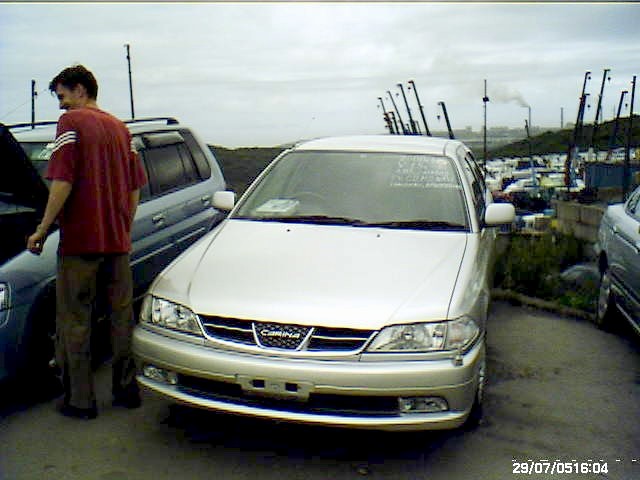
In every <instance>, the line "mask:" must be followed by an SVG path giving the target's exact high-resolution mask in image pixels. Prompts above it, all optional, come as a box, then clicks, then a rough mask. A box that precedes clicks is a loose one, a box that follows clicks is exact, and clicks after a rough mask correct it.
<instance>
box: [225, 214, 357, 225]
mask: <svg viewBox="0 0 640 480" xmlns="http://www.w3.org/2000/svg"><path fill="white" fill-rule="evenodd" d="M235 218H236V219H238V220H254V221H258V222H282V223H316V224H323V225H353V226H367V225H368V224H367V223H366V222H363V221H362V220H358V219H356V218H348V217H333V216H329V215H294V216H290V215H287V216H278V217H235Z"/></svg>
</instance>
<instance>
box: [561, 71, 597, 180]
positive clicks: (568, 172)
mask: <svg viewBox="0 0 640 480" xmlns="http://www.w3.org/2000/svg"><path fill="white" fill-rule="evenodd" d="M590 78H591V72H590V71H588V70H587V71H586V72H585V74H584V81H583V82H582V93H581V94H580V105H579V107H578V118H577V119H576V124H575V125H574V127H573V139H572V140H570V141H569V148H568V150H567V159H566V160H565V163H564V183H565V185H566V186H567V187H572V186H574V183H575V179H574V178H573V177H574V173H573V157H574V154H577V150H578V148H577V145H578V133H579V131H580V124H581V123H582V117H583V116H584V106H585V104H586V101H587V95H588V94H585V90H586V88H587V80H589V79H590ZM576 156H577V155H576Z"/></svg>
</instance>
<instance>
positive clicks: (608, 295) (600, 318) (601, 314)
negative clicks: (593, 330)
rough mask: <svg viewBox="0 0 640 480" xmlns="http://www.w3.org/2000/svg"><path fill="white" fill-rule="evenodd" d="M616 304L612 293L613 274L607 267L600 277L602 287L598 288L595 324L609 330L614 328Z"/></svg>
mask: <svg viewBox="0 0 640 480" xmlns="http://www.w3.org/2000/svg"><path fill="white" fill-rule="evenodd" d="M615 309H616V307H615V302H614V300H613V293H612V291H611V274H610V273H609V268H608V267H606V268H605V269H604V271H603V272H602V275H601V277H600V287H599V288H598V305H597V308H596V320H595V323H596V325H597V326H598V328H601V329H603V330H609V329H611V327H612V326H613V323H614V318H615Z"/></svg>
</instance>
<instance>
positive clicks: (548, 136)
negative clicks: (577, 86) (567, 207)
mask: <svg viewBox="0 0 640 480" xmlns="http://www.w3.org/2000/svg"><path fill="white" fill-rule="evenodd" d="M628 124H629V119H628V118H621V119H620V122H619V124H618V132H617V135H616V139H615V141H614V142H613V148H618V147H624V146H625V145H626V141H627V137H626V132H627V127H628ZM613 128H614V122H613V121H609V122H605V123H603V124H602V125H600V126H598V129H597V132H596V138H595V142H594V148H596V149H597V150H607V149H608V148H609V142H610V139H611V133H612V131H613ZM592 131H593V125H585V126H584V128H583V129H582V135H580V137H579V138H578V145H579V146H580V150H581V151H584V150H586V149H587V148H588V146H589V144H590V142H591V135H592ZM571 139H573V128H571V129H565V130H557V131H554V132H550V131H548V132H544V133H542V134H540V135H536V136H534V137H532V138H531V153H532V154H533V155H544V154H546V153H566V152H567V150H568V148H569V140H571ZM638 145H640V117H639V116H638V115H634V116H633V135H632V141H631V146H632V147H637V146H638ZM476 153H480V152H476ZM487 153H488V158H492V157H493V158H495V157H522V156H528V155H529V142H528V140H527V139H523V140H520V141H518V142H514V143H510V144H507V145H502V146H500V147H497V148H493V149H489V151H488V152H487Z"/></svg>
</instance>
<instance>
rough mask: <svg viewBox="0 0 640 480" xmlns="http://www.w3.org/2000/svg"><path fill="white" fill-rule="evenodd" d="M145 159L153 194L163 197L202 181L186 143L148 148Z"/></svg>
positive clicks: (142, 152) (142, 151)
mask: <svg viewBox="0 0 640 480" xmlns="http://www.w3.org/2000/svg"><path fill="white" fill-rule="evenodd" d="M139 153H141V155H142V156H143V157H144V160H145V163H146V164H147V171H148V174H149V184H150V187H151V194H152V195H154V196H156V195H162V194H164V193H168V192H170V191H173V190H177V189H180V188H182V187H184V186H186V185H190V184H193V183H196V182H198V181H200V178H199V175H198V172H197V170H196V166H195V164H194V162H193V158H192V157H191V154H190V153H189V150H188V149H187V147H186V145H185V144H184V143H177V144H174V145H166V146H161V147H157V148H146V149H143V150H141V151H140V152H139Z"/></svg>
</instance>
